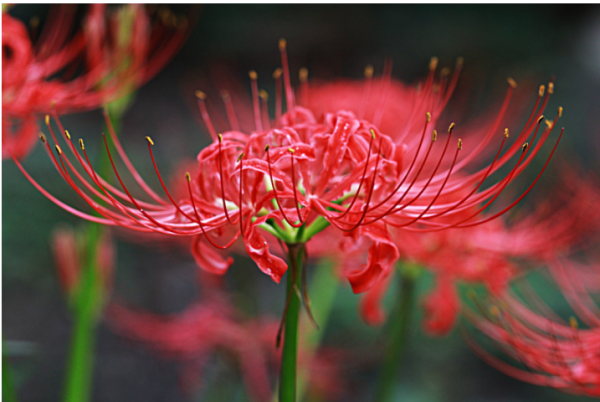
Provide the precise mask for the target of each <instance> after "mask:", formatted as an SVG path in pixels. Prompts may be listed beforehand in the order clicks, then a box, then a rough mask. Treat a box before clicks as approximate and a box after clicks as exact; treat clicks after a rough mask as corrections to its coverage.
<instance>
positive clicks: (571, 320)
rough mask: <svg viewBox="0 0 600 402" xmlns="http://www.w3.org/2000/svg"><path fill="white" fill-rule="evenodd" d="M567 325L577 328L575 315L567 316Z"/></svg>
mask: <svg viewBox="0 0 600 402" xmlns="http://www.w3.org/2000/svg"><path fill="white" fill-rule="evenodd" d="M569 325H570V326H571V328H573V329H577V328H579V324H578V323H577V318H575V317H570V318H569Z"/></svg>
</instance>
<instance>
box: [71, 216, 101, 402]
mask: <svg viewBox="0 0 600 402" xmlns="http://www.w3.org/2000/svg"><path fill="white" fill-rule="evenodd" d="M100 232H101V227H100V225H98V224H90V225H89V234H88V238H87V239H86V240H87V245H88V247H87V255H86V263H85V265H84V267H82V268H83V269H82V272H81V279H80V283H79V284H78V290H77V296H76V297H77V299H76V303H75V314H74V320H75V322H74V327H73V335H72V338H71V350H70V353H69V363H68V369H67V378H66V382H65V394H64V401H65V402H85V401H88V400H89V399H90V391H91V380H92V369H93V366H94V343H95V339H96V326H97V318H98V317H97V316H98V303H99V301H100V299H101V297H102V294H101V292H102V288H101V285H100V282H101V281H100V280H99V278H98V277H97V266H96V261H97V260H96V254H97V251H98V250H97V247H98V240H99V236H100Z"/></svg>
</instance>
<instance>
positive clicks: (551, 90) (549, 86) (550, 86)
mask: <svg viewBox="0 0 600 402" xmlns="http://www.w3.org/2000/svg"><path fill="white" fill-rule="evenodd" d="M548 93H549V94H550V95H552V94H553V93H554V83H553V82H549V83H548Z"/></svg>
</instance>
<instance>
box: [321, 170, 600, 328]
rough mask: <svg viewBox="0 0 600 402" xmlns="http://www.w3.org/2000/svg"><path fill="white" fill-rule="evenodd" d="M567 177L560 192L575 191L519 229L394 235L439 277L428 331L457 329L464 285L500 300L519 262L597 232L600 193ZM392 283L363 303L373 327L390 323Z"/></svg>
mask: <svg viewBox="0 0 600 402" xmlns="http://www.w3.org/2000/svg"><path fill="white" fill-rule="evenodd" d="M563 173H565V175H566V177H567V178H565V179H563V180H562V181H561V183H560V187H561V189H563V190H565V189H568V190H570V191H565V192H564V193H562V194H561V195H559V196H558V197H557V199H556V200H554V202H553V205H551V204H549V203H546V204H545V205H544V206H538V208H536V212H534V213H533V214H530V215H528V216H525V217H523V218H524V219H521V220H519V221H518V222H517V223H516V224H513V225H510V226H508V225H506V224H505V223H504V222H503V221H502V220H496V221H494V222H491V223H489V224H487V225H482V226H478V227H474V228H470V229H465V230H448V231H444V232H433V233H425V234H415V233H411V232H406V231H402V230H397V231H395V232H394V236H393V238H394V241H395V245H396V247H397V248H398V250H400V254H401V256H402V260H403V261H404V262H405V263H408V264H414V263H416V264H418V265H419V266H422V267H425V268H427V269H430V270H431V271H433V273H434V274H435V276H436V282H437V284H436V287H435V289H434V290H433V292H432V293H431V294H430V295H429V296H428V297H427V298H426V299H425V301H424V309H425V322H424V325H425V330H426V331H427V332H429V333H430V334H434V335H443V334H446V333H447V332H448V331H449V330H451V329H452V328H453V327H454V325H455V323H456V320H457V316H458V313H459V312H460V310H461V303H460V299H459V296H458V294H457V289H456V284H457V283H458V282H468V283H482V284H484V285H486V287H487V289H488V290H489V291H490V292H491V294H493V295H496V296H499V295H500V294H502V293H503V292H504V291H505V290H506V286H507V284H508V283H509V281H510V280H511V279H513V278H514V277H515V276H516V275H517V274H519V269H518V268H517V265H516V262H517V260H519V259H521V260H523V259H526V260H527V261H530V262H540V261H544V260H545V259H547V258H548V256H554V255H556V254H557V253H566V252H572V251H573V250H575V249H576V248H579V247H580V246H581V245H582V244H583V243H584V242H585V240H586V239H587V238H589V236H590V234H591V233H592V232H593V231H594V230H596V229H597V227H598V224H599V223H600V222H599V221H598V218H600V215H599V213H598V211H597V208H595V205H594V203H593V201H592V200H594V199H595V197H596V196H597V190H596V189H595V188H594V186H593V185H591V184H590V183H589V182H587V181H585V180H583V179H578V178H577V177H575V176H574V175H573V174H572V173H569V171H564V172H563ZM560 198H562V200H561V199H560ZM484 216H485V215H484ZM484 216H482V217H484ZM329 233H330V235H331V232H329ZM357 252H358V253H361V252H362V253H364V252H365V249H364V247H362V248H359V249H358V250H357V251H355V252H354V253H352V254H350V255H346V256H344V260H352V259H353V258H357V257H356V255H357ZM342 264H344V262H343V261H342ZM388 284H389V280H388V281H382V282H380V283H379V284H378V285H377V286H375V287H373V289H371V290H370V291H369V292H368V293H367V294H366V295H365V296H364V298H363V300H362V303H361V313H362V315H363V317H364V319H365V320H366V321H367V322H368V323H370V324H381V323H383V321H384V320H385V314H384V311H383V309H382V306H381V300H382V299H383V297H384V295H385V293H386V292H387V289H388Z"/></svg>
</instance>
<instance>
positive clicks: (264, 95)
mask: <svg viewBox="0 0 600 402" xmlns="http://www.w3.org/2000/svg"><path fill="white" fill-rule="evenodd" d="M258 96H260V98H261V99H262V100H265V101H267V100H269V94H268V93H267V91H265V90H264V89H261V90H260V91H258Z"/></svg>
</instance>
